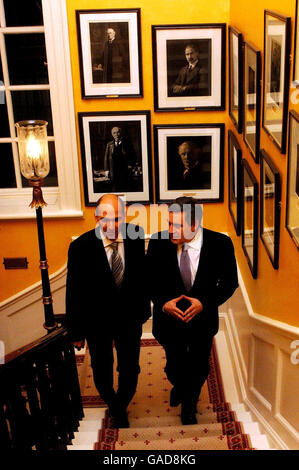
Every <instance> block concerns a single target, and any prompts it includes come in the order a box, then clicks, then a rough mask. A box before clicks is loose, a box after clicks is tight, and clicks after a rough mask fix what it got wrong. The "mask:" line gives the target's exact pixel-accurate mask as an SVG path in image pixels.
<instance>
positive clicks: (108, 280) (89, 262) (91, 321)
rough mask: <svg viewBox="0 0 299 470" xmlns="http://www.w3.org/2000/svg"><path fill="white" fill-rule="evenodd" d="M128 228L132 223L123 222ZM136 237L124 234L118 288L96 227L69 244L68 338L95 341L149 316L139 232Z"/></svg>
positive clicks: (143, 252) (141, 240) (125, 328)
mask: <svg viewBox="0 0 299 470" xmlns="http://www.w3.org/2000/svg"><path fill="white" fill-rule="evenodd" d="M128 229H129V230H133V232H135V226H134V225H132V224H131V225H124V230H128ZM138 229H139V230H142V229H141V228H140V227H138ZM97 233H98V229H97ZM127 233H128V232H127ZM135 234H136V232H135ZM136 235H137V234H136ZM139 236H141V238H138V239H136V240H132V239H130V238H129V237H128V236H127V237H126V238H125V239H124V252H125V272H124V278H123V282H122V287H121V289H118V288H117V286H116V284H115V282H114V278H113V275H112V272H111V269H110V266H109V263H108V260H107V256H106V252H105V248H104V245H103V242H102V240H101V239H99V238H97V236H96V230H90V231H89V232H86V233H84V234H83V235H81V236H80V237H79V238H77V239H76V240H74V241H73V242H72V243H71V244H70V247H69V252H68V273H67V284H66V321H67V328H68V331H69V336H70V340H71V341H80V340H82V339H84V338H87V339H88V340H92V339H95V340H98V341H99V340H100V339H99V338H100V336H101V335H103V334H104V335H105V333H107V331H108V330H111V331H115V329H116V328H119V329H121V330H123V331H124V332H125V331H127V329H132V328H136V327H139V326H140V325H141V324H142V323H143V322H144V321H145V320H146V319H147V318H148V317H149V302H148V301H147V299H146V296H145V279H144V275H145V272H144V261H145V249H144V234H143V232H142V234H141V235H139Z"/></svg>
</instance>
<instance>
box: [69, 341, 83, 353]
mask: <svg viewBox="0 0 299 470" xmlns="http://www.w3.org/2000/svg"><path fill="white" fill-rule="evenodd" d="M72 345H73V346H74V348H76V349H78V351H80V349H82V348H84V345H85V339H83V340H82V341H72Z"/></svg>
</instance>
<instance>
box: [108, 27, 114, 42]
mask: <svg viewBox="0 0 299 470" xmlns="http://www.w3.org/2000/svg"><path fill="white" fill-rule="evenodd" d="M107 36H108V39H109V41H113V39H114V38H115V31H114V29H112V28H108V29H107Z"/></svg>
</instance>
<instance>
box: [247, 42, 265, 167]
mask: <svg viewBox="0 0 299 470" xmlns="http://www.w3.org/2000/svg"><path fill="white" fill-rule="evenodd" d="M260 121H261V52H260V51H258V50H257V49H256V48H255V47H254V46H253V45H251V44H249V43H246V42H245V43H244V126H243V138H244V141H245V144H246V145H247V147H248V149H249V151H250V153H251V155H252V157H253V158H254V160H255V162H256V163H258V161H259V148H260Z"/></svg>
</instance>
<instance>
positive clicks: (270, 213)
mask: <svg viewBox="0 0 299 470" xmlns="http://www.w3.org/2000/svg"><path fill="white" fill-rule="evenodd" d="M260 170H261V179H260V181H261V185H260V190H261V194H260V237H261V239H262V242H263V244H264V246H265V249H266V251H267V253H268V256H269V258H270V261H271V263H272V265H273V267H274V269H278V258H279V227H280V202H281V198H280V174H279V171H278V169H277V167H276V166H275V164H274V163H273V161H272V160H271V158H270V156H269V155H268V154H267V152H265V150H261V167H260Z"/></svg>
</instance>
